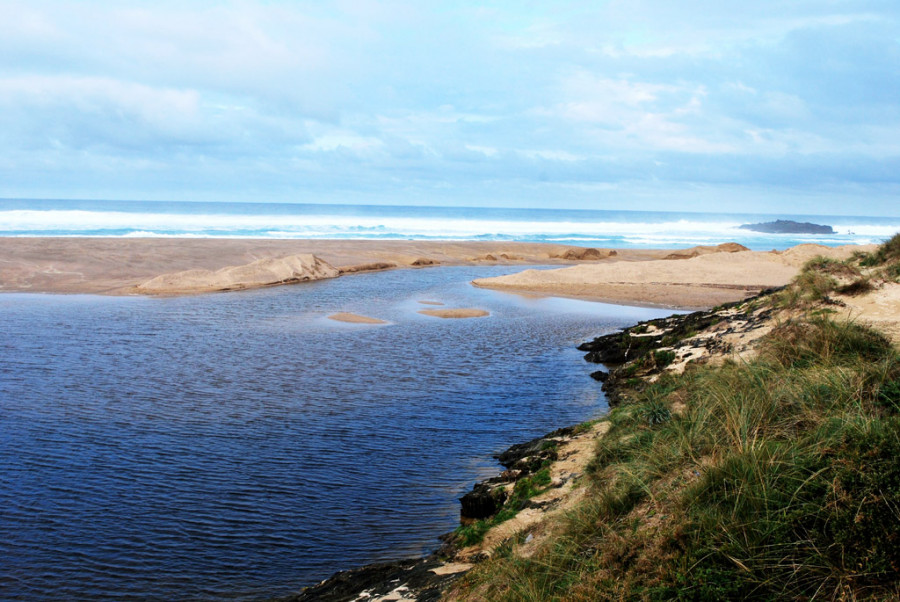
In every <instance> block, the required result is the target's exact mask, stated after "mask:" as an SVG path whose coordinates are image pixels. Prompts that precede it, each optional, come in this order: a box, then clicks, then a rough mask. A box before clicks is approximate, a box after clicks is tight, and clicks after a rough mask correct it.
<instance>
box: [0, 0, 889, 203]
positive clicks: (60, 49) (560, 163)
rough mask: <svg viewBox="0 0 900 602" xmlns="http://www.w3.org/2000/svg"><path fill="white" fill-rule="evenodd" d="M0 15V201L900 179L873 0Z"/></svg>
mask: <svg viewBox="0 0 900 602" xmlns="http://www.w3.org/2000/svg"><path fill="white" fill-rule="evenodd" d="M0 11H2V14H4V15H5V18H4V20H3V21H2V22H0V157H2V158H3V159H2V161H0V196H26V197H27V196H59V197H71V196H73V195H76V193H77V194H81V195H85V196H94V197H96V196H116V197H133V198H150V197H153V198H156V197H160V198H165V197H166V195H168V196H169V197H171V198H188V199H189V198H209V199H215V198H221V199H223V200H225V199H227V200H295V199H296V198H297V196H298V195H301V196H302V197H303V199H304V200H308V201H314V200H316V199H320V200H329V201H330V200H336V199H337V200H340V199H341V198H346V199H349V200H353V201H366V200H367V199H368V200H371V201H372V202H381V201H382V200H383V199H391V201H392V202H404V201H405V200H409V201H410V202H423V201H427V199H429V198H433V199H434V201H435V202H441V203H448V204H470V203H473V202H480V203H489V204H496V203H506V202H509V203H514V202H517V201H516V199H525V200H526V201H527V202H529V203H532V204H540V203H541V202H543V203H545V204H547V205H551V204H553V203H565V204H567V205H570V206H591V205H595V204H596V203H598V202H599V201H598V199H597V197H596V196H595V195H597V194H599V193H598V191H604V192H603V194H608V193H609V194H611V192H610V191H615V192H616V194H619V195H622V198H626V197H628V198H633V199H637V201H639V202H641V203H644V205H646V206H648V207H649V206H651V205H653V204H654V203H657V202H658V199H656V198H655V197H653V196H652V195H653V194H664V193H662V192H659V191H662V190H665V187H666V186H667V185H668V186H671V187H672V188H673V190H674V189H683V190H685V191H687V190H691V189H694V190H697V189H704V190H706V189H708V188H709V187H716V188H717V189H720V190H721V195H722V196H726V197H727V195H729V194H732V193H734V194H735V198H738V197H740V198H741V199H745V198H746V197H745V196H743V195H738V194H737V193H736V192H735V191H737V190H738V189H740V190H748V189H758V190H760V191H761V194H764V193H765V191H766V190H770V191H771V190H772V188H773V187H777V188H778V190H779V191H781V192H779V193H778V194H779V195H780V194H782V193H783V194H786V195H790V194H800V193H801V192H802V193H803V194H811V195H815V196H816V198H819V199H821V201H822V202H823V203H828V202H832V201H830V200H829V199H831V198H832V196H833V199H840V200H833V203H834V205H833V207H834V208H835V210H838V209H842V208H843V207H844V205H845V203H846V197H845V196H841V195H843V194H845V193H846V191H848V190H854V191H860V190H863V191H864V190H866V187H870V190H871V192H872V198H885V199H886V198H888V197H887V196H885V195H886V194H887V193H885V191H892V190H896V189H900V171H898V170H896V169H894V168H895V167H896V166H897V160H898V157H900V142H898V141H900V136H898V134H900V105H898V104H897V102H896V99H897V98H898V97H900V72H898V71H897V69H896V65H897V64H900V44H898V42H897V31H898V22H900V7H895V4H894V3H889V2H883V1H879V0H842V1H841V2H835V3H823V2H820V1H817V0H799V1H798V2H792V3H789V4H787V5H784V4H774V3H766V2H763V3H755V4H754V3H747V2H736V1H732V0H720V1H718V2H713V1H712V0H703V1H702V2H697V3H691V4H690V6H685V5H684V3H681V4H679V3H671V2H664V1H663V0H629V1H627V2H626V1H625V0H611V1H610V2H605V3H584V2H577V1H565V0H561V1H560V2H554V3H549V2H548V3H524V4H523V3H521V2H511V1H501V0H498V1H497V2H492V3H489V4H487V5H486V4H484V3H477V4H476V3H460V2H452V3H451V2H435V3H428V4H422V3H414V2H410V1H404V0H388V1H384V2H374V1H371V0H335V1H327V2H279V1H276V2H261V1H254V0H242V1H234V2H225V3H213V2H208V1H199V0H198V1H194V2H178V3H176V2H170V1H161V2H155V3H152V4H148V3H145V2H137V1H133V2H131V1H125V2H118V3H113V4H110V3H101V2H95V1H85V2H79V3H71V2H61V1H53V0H35V1H32V2H27V3H26V2H16V1H9V0H0ZM38 182H40V184H38ZM648 182H649V183H652V186H650V190H652V191H654V192H652V193H648V192H647V191H648V186H649V185H648ZM685 194H687V193H685ZM629 195H630V197H629ZM829 195H832V196H829ZM772 196H773V197H774V196H776V195H775V193H774V192H772ZM698 198H699V197H698ZM710 198H712V195H711V197H710ZM779 198H780V197H779ZM541 199H543V201H542V200H541ZM523 202H524V201H523ZM698 202H699V201H698ZM743 202H744V201H743V200H742V201H741V202H737V201H736V202H735V204H734V206H735V207H738V208H741V207H742V205H741V203H743ZM714 206H715V207H720V206H721V203H720V202H718V201H717V202H716V203H715V205H714ZM883 207H885V208H886V209H885V210H889V209H891V205H890V203H888V202H887V201H885V202H884V204H883ZM699 208H702V207H698V209H699ZM892 211H895V210H892Z"/></svg>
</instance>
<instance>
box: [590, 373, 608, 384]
mask: <svg viewBox="0 0 900 602" xmlns="http://www.w3.org/2000/svg"><path fill="white" fill-rule="evenodd" d="M591 378H593V379H594V380H597V381H600V382H601V383H605V382H606V381H607V380H608V379H609V372H604V371H603V370H597V371H596V372H591Z"/></svg>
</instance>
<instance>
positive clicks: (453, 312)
mask: <svg viewBox="0 0 900 602" xmlns="http://www.w3.org/2000/svg"><path fill="white" fill-rule="evenodd" d="M419 313H420V314H423V315H426V316H434V317H435V318H483V317H484V316H489V315H491V313H490V312H487V311H484V310H483V309H475V308H473V307H463V308H458V309H420V310H419Z"/></svg>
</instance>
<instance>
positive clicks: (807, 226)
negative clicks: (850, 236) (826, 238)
mask: <svg viewBox="0 0 900 602" xmlns="http://www.w3.org/2000/svg"><path fill="white" fill-rule="evenodd" d="M739 228H741V229H742V230H751V231H753V232H765V233H766V234H834V228H832V227H831V226H821V225H819V224H811V223H809V222H795V221H792V220H786V219H779V220H775V221H774V222H763V223H760V224H742V225H741V226H739Z"/></svg>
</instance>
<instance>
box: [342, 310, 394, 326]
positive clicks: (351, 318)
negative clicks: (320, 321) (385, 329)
mask: <svg viewBox="0 0 900 602" xmlns="http://www.w3.org/2000/svg"><path fill="white" fill-rule="evenodd" d="M328 319H329V320H335V321H336V322H349V323H351V324H387V322H386V321H385V320H379V319H378V318H370V317H369V316H361V315H359V314H353V313H350V312H346V311H341V312H338V313H336V314H331V315H330V316H328Z"/></svg>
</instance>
